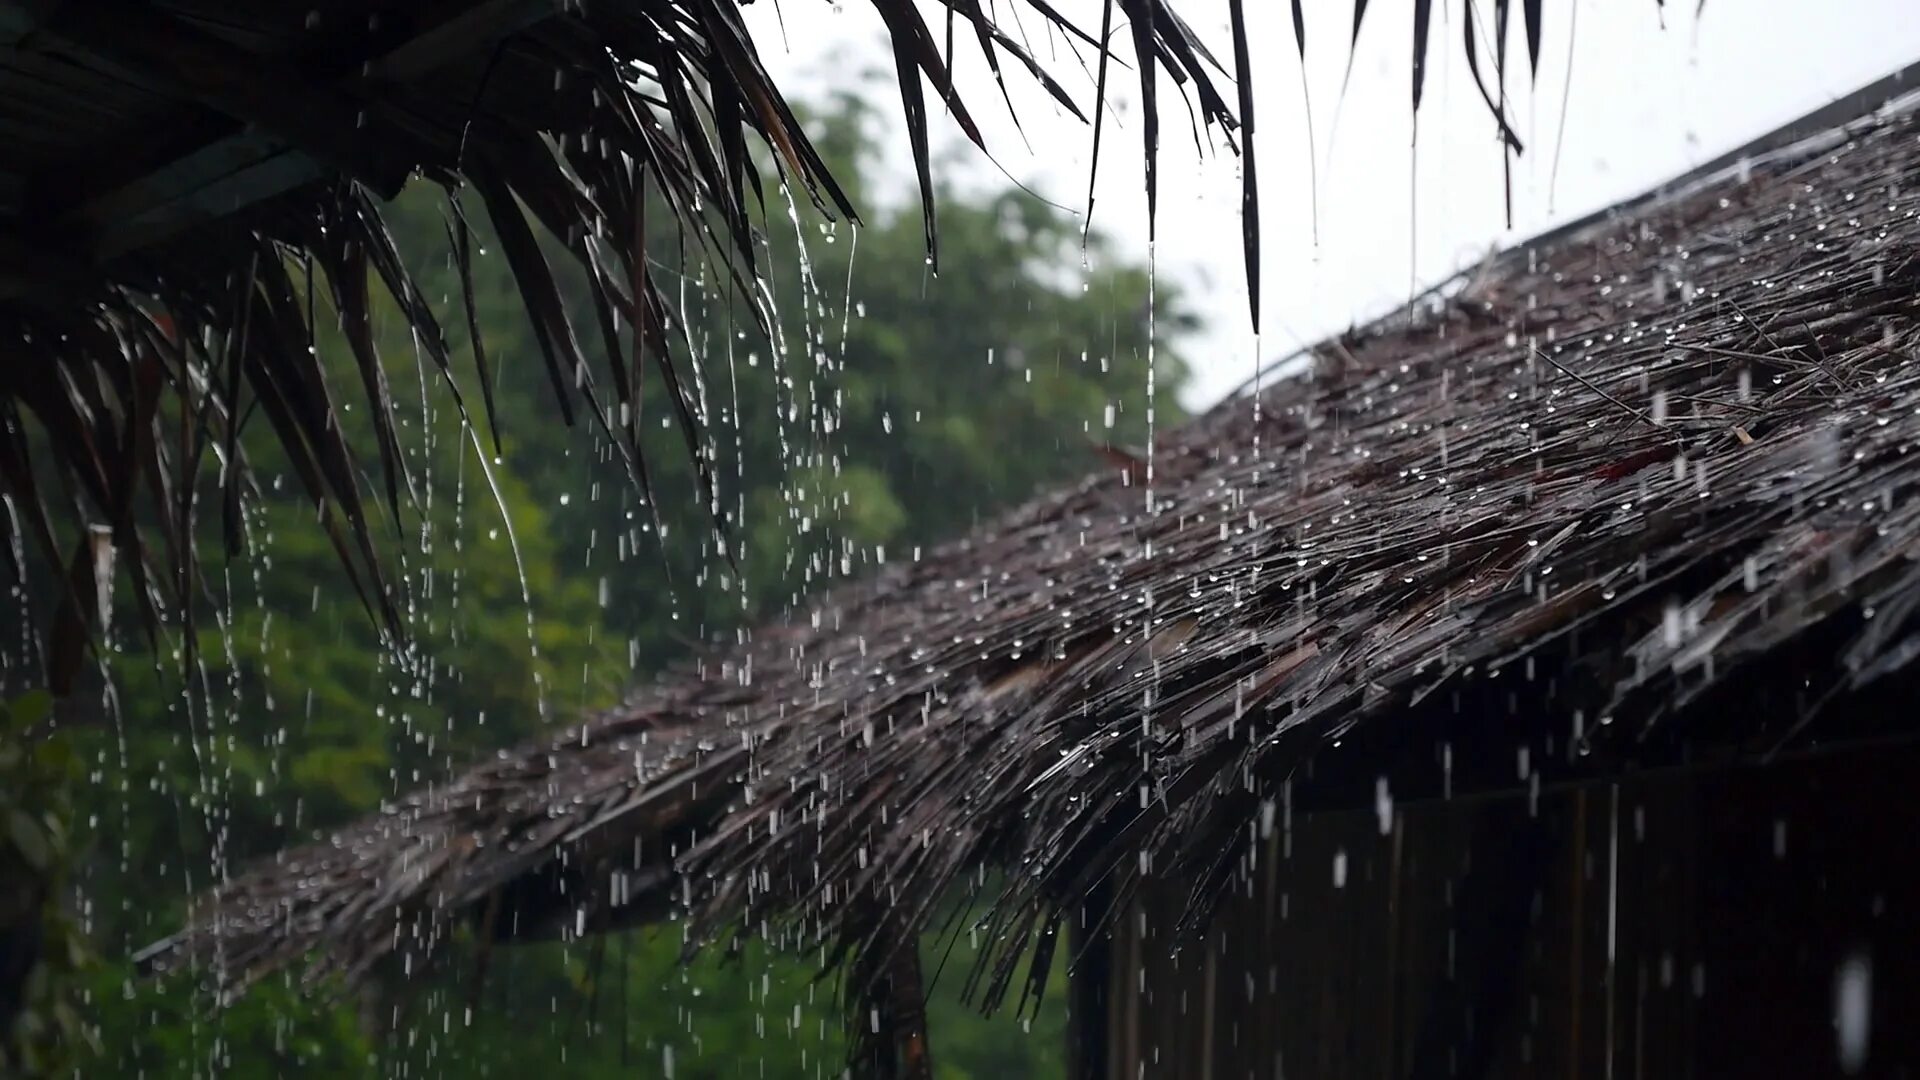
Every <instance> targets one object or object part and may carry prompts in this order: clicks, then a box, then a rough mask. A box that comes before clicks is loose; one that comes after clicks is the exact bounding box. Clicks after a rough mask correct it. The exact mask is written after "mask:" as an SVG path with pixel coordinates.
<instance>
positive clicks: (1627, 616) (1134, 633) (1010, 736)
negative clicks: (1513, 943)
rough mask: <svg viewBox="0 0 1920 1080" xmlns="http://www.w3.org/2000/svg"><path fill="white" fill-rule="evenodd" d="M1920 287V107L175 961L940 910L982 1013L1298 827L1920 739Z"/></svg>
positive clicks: (613, 736) (223, 961) (636, 716)
mask: <svg viewBox="0 0 1920 1080" xmlns="http://www.w3.org/2000/svg"><path fill="white" fill-rule="evenodd" d="M1883 89H1884V88H1883ZM1882 97H1884V95H1882ZM1908 104H1910V102H1909V103H1908ZM1775 141H1778V140H1775ZM1916 286H1920V123H1917V122H1916V119H1915V117H1914V115H1913V112H1912V110H1911V109H1910V108H1909V107H1907V105H1899V104H1896V105H1889V106H1888V107H1886V108H1885V109H1882V110H1880V111H1877V112H1874V113H1872V114H1870V115H1866V116H1864V117H1857V118H1855V119H1854V120H1853V121H1852V122H1850V123H1848V124H1846V125H1845V126H1843V127H1839V128H1834V129H1831V130H1827V131H1824V132H1822V133H1819V134H1817V135H1815V136H1813V137H1812V138H1809V139H1806V140H1803V141H1800V142H1797V143H1794V144H1792V145H1790V146H1786V147H1781V148H1775V149H1768V148H1766V147H1765V146H1763V147H1759V148H1755V149H1753V150H1752V152H1751V153H1750V154H1749V155H1747V156H1744V157H1742V158H1740V159H1739V160H1738V161H1736V162H1734V163H1732V164H1728V165H1726V166H1725V167H1723V168H1719V169H1717V170H1715V171H1713V172H1712V173H1711V174H1710V175H1702V176H1695V177H1692V178H1689V180H1688V181H1687V182H1686V183H1684V184H1681V185H1678V186H1677V187H1675V188H1672V189H1669V190H1668V191H1667V192H1666V193H1664V194H1661V195H1658V196H1654V197H1649V198H1646V199H1642V200H1638V201H1636V202H1634V203H1632V204H1629V205H1628V207H1627V208H1625V209H1624V210H1622V211H1621V212H1618V213H1614V214H1609V215H1605V216H1603V217H1601V218H1598V219H1596V220H1593V221H1591V222H1588V223H1585V224H1583V225H1581V226H1579V227H1578V228H1575V229H1573V230H1571V231H1568V232H1565V233H1563V234H1559V235H1556V236H1554V237H1551V238H1548V239H1546V240H1545V241H1543V242H1541V243H1537V244H1533V245H1529V246H1526V247H1523V248H1520V249H1517V250H1514V251H1510V252H1507V253H1505V254H1503V255H1501V256H1499V257H1497V258H1493V259H1491V260H1489V261H1488V263H1487V264H1486V265H1484V266H1482V267H1480V268H1478V269H1476V270H1474V271H1471V272H1469V273H1467V274H1465V275H1463V276H1462V277H1461V278H1460V279H1458V280H1456V281H1454V282H1453V283H1451V284H1450V285H1449V286H1448V287H1447V288H1444V289H1441V290H1438V291H1436V292H1434V293H1432V294H1430V295H1428V296H1426V297H1423V298H1420V299H1419V300H1417V301H1415V302H1414V303H1413V304H1411V305H1410V306H1409V307H1408V308H1406V309H1405V310H1403V311H1401V312H1399V313H1397V314H1395V315H1392V316H1390V317H1388V318H1386V319H1383V320H1381V321H1379V322H1377V323H1375V324H1373V325H1370V326H1367V327H1365V328H1362V329H1359V330H1356V331H1354V332H1351V333H1349V334H1347V335H1344V336H1342V337H1340V338H1338V339H1335V340H1331V341H1328V342H1325V343H1323V344H1322V345H1320V346H1319V347H1317V348H1315V349H1313V350H1312V351H1311V357H1310V364H1309V365H1308V368H1309V370H1307V371H1306V372H1304V373H1302V374H1298V375H1293V376H1288V377H1283V378H1277V379H1275V380H1273V381H1272V383H1271V385H1269V386H1267V387H1265V388H1264V389H1262V390H1260V391H1259V392H1257V393H1250V394H1248V395H1245V396H1242V397H1239V398H1236V399H1234V400H1230V401H1229V402H1227V403H1225V404H1224V405H1222V406H1220V407H1219V408H1217V409H1215V410H1213V411H1212V412H1211V413H1209V414H1207V415H1205V416H1203V417H1201V418H1199V419H1198V420H1196V421H1195V422H1193V423H1191V424H1190V425H1188V426H1186V427H1185V428H1183V429H1181V430H1178V431H1175V432H1172V433H1169V434H1168V435H1166V436H1165V437H1164V438H1163V439H1162V440H1161V441H1160V442H1159V444H1158V445H1157V446H1156V447H1155V448H1154V450H1153V452H1152V454H1151V457H1150V459H1149V460H1144V461H1139V462H1132V463H1128V464H1125V465H1124V466H1122V467H1120V468H1117V469H1115V470H1112V471H1109V472H1104V473H1102V474H1100V475H1096V476H1092V477H1089V478H1088V479H1087V480H1085V481H1084V482H1083V483H1080V484H1079V485H1077V486H1074V487H1071V488H1068V489H1066V490H1061V491H1057V492H1054V493H1052V494H1050V495H1047V496H1045V497H1043V498H1040V499H1037V500H1035V501H1033V502H1031V503H1029V504H1027V505H1025V506H1023V507H1021V508H1019V509H1018V510H1016V511H1014V512H1012V513H1011V514H1009V515H1007V516H1006V517H1005V518H1003V519H1002V520H1000V521H998V522H996V523H994V524H993V525H991V526H990V527H987V528H984V529H982V530H980V531H978V532H977V533H975V534H974V535H972V536H970V537H968V538H966V539H964V540H961V541H959V542H956V543H953V544H950V545H948V546H946V547H943V548H941V549H938V550H936V551H932V552H930V553H928V554H927V555H926V556H925V557H924V558H921V559H918V560H915V561H896V562H893V563H891V564H890V565H888V566H887V567H886V568H885V569H884V571H883V572H881V573H879V574H876V575H874V576H873V577H872V578H870V579H868V580H865V581H861V582H858V583H855V584H851V585H848V586H846V587H844V588H841V589H838V590H837V591H834V592H831V593H829V594H827V595H825V596H823V597H822V598H821V599H820V600H819V601H818V603H817V604H816V605H815V606H813V607H812V608H811V609H809V610H806V611H803V612H800V613H798V614H796V615H794V616H793V617H792V618H790V619H787V620H784V621H780V622H777V623H774V624H772V625H766V626H762V627H760V628H759V629H757V630H756V631H754V632H753V633H752V634H751V636H750V638H748V639H747V640H746V641H745V642H744V643H743V644H741V645H739V646H738V647H736V648H732V649H728V650H725V651H722V652H720V653H718V654H716V655H713V656H711V657H708V658H705V659H703V660H701V661H700V662H698V663H696V664H693V665H690V666H689V667H687V668H685V669H684V670H681V671H679V672H677V673H674V674H671V675H669V676H667V677H665V678H662V679H660V680H659V681H657V682H655V683H653V684H652V685H650V686H647V687H645V688H643V689H641V690H639V691H638V692H636V693H634V694H633V695H632V696H630V697H629V698H628V699H627V700H626V701H624V702H623V703H622V704H620V705H619V706H618V707H616V708H613V709H610V710H608V711H606V712H603V713H600V714H598V715H595V716H592V717H591V718H589V719H587V720H586V721H585V722H584V723H582V724H580V725H579V726H578V727H575V728H573V729H570V730H568V731H566V732H563V733H561V734H558V735H556V736H554V737H553V738H551V739H549V740H546V741H543V742H541V743H539V744H537V745H532V746H528V747H526V748H524V749H523V750H521V751H520V752H517V753H508V754H503V755H502V756H500V757H499V758H498V759H497V760H493V761H488V762H485V763H482V764H480V765H478V766H476V767H474V768H472V769H471V770H469V771H467V772H465V773H463V774H461V775H459V776H457V777H455V778H453V779H452V780H451V781H449V782H446V783H443V784H437V785H435V786H433V787H430V788H428V789H425V790H422V791H419V792H417V793H415V794H413V795H411V796H409V797H407V798H405V799H402V800H400V801H399V802H397V803H396V804H394V805H392V806H391V807H389V808H387V809H386V810H385V811H383V812H382V813H380V814H378V815H377V816H374V817H372V818H369V819H367V820H365V821H362V822H360V823H359V824H357V825H355V826H353V827H351V828H348V829H345V830H343V831H341V832H339V833H337V834H335V835H333V836H331V837H328V838H326V839H325V840H323V841H321V842H319V843H315V844H312V845H310V846H307V847H302V848H298V849H295V850H291V851H288V852H285V853H283V854H282V855H280V856H278V857H276V858H274V859H272V860H270V861H268V862H266V863H264V864H262V865H260V866H259V867H257V868H256V869H254V870H253V871H252V872H250V873H248V874H246V875H245V876H243V877H241V878H239V879H238V880H236V881H234V882H233V883H232V884H231V885H229V886H227V887H226V888H224V889H222V890H220V891H219V893H218V894H217V895H216V896H215V897H213V898H212V899H211V900H210V901H209V902H208V903H207V904H206V905H205V906H204V907H203V909H202V910H201V912H200V915H199V917H198V919H197V921H196V922H195V923H194V924H193V925H192V926H191V927H189V928H188V929H187V930H185V931H183V932H182V933H181V934H180V935H179V936H177V937H175V938H173V939H171V940H169V941H167V942H163V943H162V944H161V945H159V946H157V947H156V948H155V950H153V952H152V953H151V955H150V958H151V959H153V960H155V961H156V962H157V963H159V964H161V965H162V966H165V965H177V964H180V963H183V962H184V961H185V960H186V958H188V957H195V956H198V957H216V956H217V957H218V958H219V964H220V970H221V972H222V974H223V976H227V977H231V978H233V979H235V980H239V981H244V980H245V979H247V978H251V977H253V976H257V975H258V974H260V973H262V972H264V971H267V970H270V969H272V968H274V967H276V966H279V965H283V964H286V963H289V962H292V961H294V960H296V959H297V958H299V957H301V956H303V955H306V954H309V953H310V952H313V951H317V952H318V953H319V955H320V957H321V958H322V959H321V962H320V963H321V966H322V967H323V968H330V967H331V968H343V969H346V970H349V971H353V970H360V969H362V968H364V966H365V965H368V964H370V963H372V962H373V961H375V960H377V959H378V958H380V957H382V956H385V955H389V954H392V953H395V952H408V953H414V954H419V953H423V952H427V951H430V950H431V949H432V948H433V947H434V945H435V944H436V943H438V942H440V941H442V940H444V939H445V937H446V936H447V933H448V931H449V929H450V927H451V926H453V925H454V924H455V923H456V922H458V921H460V920H465V919H473V920H475V921H476V922H477V923H478V925H479V926H480V927H482V929H483V930H491V931H492V932H493V933H495V934H499V935H503V936H504V935H505V934H507V932H508V928H509V927H511V928H512V930H513V931H514V932H517V933H520V934H529V933H536V932H549V933H558V934H562V935H570V934H576V933H581V932H593V931H595V930H598V929H602V928H606V927H610V926H614V925H620V924H623V923H627V922H632V921H636V920H641V919H651V918H659V917H663V916H671V915H684V916H687V917H690V918H692V919H693V920H694V921H695V923H696V925H697V926H700V927H702V928H704V929H705V930H706V931H714V932H720V931H724V930H725V929H726V928H728V927H741V926H744V927H745V928H747V929H748V930H751V931H755V932H767V931H769V930H770V928H782V927H783V928H785V929H786V932H789V933H792V934H796V935H799V936H801V937H802V938H803V939H804V941H805V943H807V944H810V945H811V944H823V945H826V946H828V947H829V948H830V949H847V950H855V951H858V950H863V949H873V948H877V947H883V946H884V945H886V944H887V943H888V936H889V935H897V934H898V933H899V932H900V931H901V930H902V929H905V930H912V929H917V928H919V927H922V926H924V925H925V924H926V922H927V920H928V919H929V918H930V917H931V913H932V912H934V911H935V909H936V901H937V900H938V899H939V898H941V897H942V896H943V895H944V894H947V893H949V890H950V888H951V887H954V886H956V885H958V886H962V887H966V888H971V889H975V890H978V889H982V888H990V889H991V890H993V891H992V894H991V895H989V896H985V897H981V898H980V899H981V900H982V902H983V907H982V909H981V910H984V911H985V912H986V915H985V918H986V920H987V928H988V931H989V932H988V934H987V935H986V940H987V941H988V942H989V948H988V949H987V952H986V959H985V960H983V962H982V967H981V969H980V972H979V974H981V975H982V976H983V977H984V978H985V980H986V982H985V983H984V990H985V992H986V995H987V996H988V998H989V999H990V1000H995V999H997V998H998V997H999V995H1000V994H1001V992H1002V991H1004V990H1005V989H1006V988H1007V987H1008V986H1010V985H1013V983H1014V981H1015V978H1016V968H1017V965H1016V963H1015V958H1016V956H1017V955H1018V954H1019V953H1020V952H1021V950H1022V949H1023V948H1024V947H1026V946H1028V945H1033V944H1035V943H1039V944H1041V945H1043V946H1045V947H1046V948H1050V947H1051V944H1050V943H1051V942H1052V941H1053V940H1054V938H1055V936H1056V932H1057V930H1058V928H1059V926H1060V920H1061V918H1062V915H1063V913H1066V912H1070V911H1071V910H1072V909H1073V906H1074V905H1075V904H1076V903H1079V902H1081V901H1082V900H1084V899H1085V898H1087V897H1088V896H1089V895H1093V894H1096V892H1097V891H1099V890H1101V888H1102V886H1103V883H1104V885H1105V886H1106V887H1108V888H1111V889H1114V890H1118V893H1119V894H1124V891H1125V890H1126V889H1127V888H1129V887H1130V883H1132V882H1135V881H1137V880H1139V879H1140V877H1141V876H1142V875H1144V874H1149V873H1151V874H1156V875H1176V876H1179V877H1180V878H1181V879H1183V880H1187V881H1190V882H1191V883H1192V887H1193V890H1194V897H1195V901H1196V902H1195V904H1194V905H1193V910H1194V917H1195V918H1199V917H1201V916H1203V915H1204V913H1205V911H1206V908H1207V904H1208V902H1209V900H1210V899H1211V898H1213V897H1216V896H1218V895H1220V894H1221V892H1222V891H1223V890H1224V889H1226V888H1228V887H1229V886H1230V885H1231V883H1232V881H1233V880H1234V875H1235V874H1237V873H1243V872H1246V870H1247V864H1246V862H1245V859H1244V851H1245V849H1246V846H1247V845H1246V843H1245V841H1246V840H1248V839H1249V838H1250V837H1252V836H1253V835H1255V834H1257V833H1259V832H1260V831H1261V830H1263V829H1271V828H1273V827H1275V817H1276V815H1284V814H1286V813H1289V812H1290V811H1292V810H1295V809H1305V808H1310V807H1311V806H1312V805H1318V804H1321V803H1323V802H1341V801H1343V800H1344V801H1349V802H1351V801H1358V802H1361V804H1363V805H1364V804H1365V802H1368V801H1371V800H1374V799H1378V798H1384V797H1391V798H1398V799H1407V798H1413V797H1426V796H1441V795H1446V794H1450V793H1458V792H1460V791H1462V790H1465V789H1468V788H1479V789H1487V788H1498V787H1509V788H1510V787H1513V786H1514V785H1515V784H1516V783H1518V784H1519V785H1520V786H1522V787H1524V786H1525V785H1526V784H1530V783H1531V784H1539V783H1556V782H1563V781H1567V782H1572V781H1577V780H1578V779H1579V778H1581V777H1590V776H1595V775H1605V774H1606V773H1607V771H1608V770H1619V769H1627V768H1648V767H1654V766H1658V765H1663V764H1673V763H1676V762H1681V761H1690V762H1693V763H1695V764H1698V763H1699V762H1702V761H1707V760H1717V759H1722V758H1726V759H1732V758H1745V759H1751V758H1753V757H1756V756H1758V757H1764V756H1766V755H1769V754H1777V753H1793V752H1798V751H1799V750H1801V749H1803V748H1805V747H1806V746H1808V745H1810V744H1812V743H1817V742H1818V741H1820V740H1821V739H1826V738H1834V737H1837V736H1838V735H1839V734H1840V733H1841V732H1843V731H1845V732H1848V733H1850V734H1852V735H1858V736H1861V737H1865V736H1869V735H1875V734H1879V735H1888V734H1892V735H1907V734H1910V732H1908V731H1906V730H1905V728H1908V727H1910V724H1908V723H1907V722H1906V721H1904V720H1899V721H1893V722H1890V726H1888V727H1876V726H1875V725H1876V724H1882V723H1889V722H1888V721H1886V720H1885V718H1886V716H1888V715H1890V714H1898V710H1877V709H1875V708H1873V707H1871V706H1872V705H1873V703H1874V701H1873V696H1874V695H1875V694H1876V693H1888V692H1892V691H1897V693H1898V694H1906V695H1910V694H1911V693H1912V692H1913V689H1914V683H1915V680H1914V678H1913V675H1912V669H1911V661H1912V660H1913V659H1914V657H1915V656H1916V655H1920V617H1917V616H1920V561H1916V556H1920V456H1916V453H1915V451H1916V449H1920V361H1916V359H1915V349H1916V348H1920V300H1916V296H1920V290H1917V288H1916ZM1888 688H1892V691H1890V690H1889V689H1888ZM1895 700H1899V699H1898V698H1896V699H1895ZM1908 700H1910V698H1909V699H1908ZM1847 702H1853V703H1855V704H1854V705H1853V706H1848V707H1842V706H1843V704H1844V703H1847ZM1823 707H1824V711H1822V710H1823ZM1516 749H1517V750H1518V754H1517V757H1518V769H1517V770H1516ZM1516 778H1518V779H1517V780H1516ZM987 867H992V868H997V869H998V871H1000V872H999V873H998V874H996V875H991V876H988V875H982V874H980V873H979V871H980V870H981V869H982V868H987ZM982 882H989V883H990V884H988V885H982ZM1107 895H1109V896H1111V895H1116V893H1113V892H1108V893H1107ZM876 913H884V914H876ZM1099 915H1100V912H1095V913H1094V917H1099ZM776 932H777V931H776ZM1042 952H1043V953H1044V952H1045V948H1043V949H1042ZM1037 967H1038V968H1039V970H1041V971H1044V970H1045V962H1044V956H1043V957H1042V961H1041V962H1040V963H1039V964H1038V965H1037Z"/></svg>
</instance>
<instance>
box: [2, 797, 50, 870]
mask: <svg viewBox="0 0 1920 1080" xmlns="http://www.w3.org/2000/svg"><path fill="white" fill-rule="evenodd" d="M7 835H8V836H9V837H11V838H12V840H13V847H14V850H15V851H18V852H19V853H20V857H21V858H22V859H24V860H25V861H26V864H27V867H28V869H31V870H45V869H46V868H47V866H48V864H49V863H50V862H51V861H52V859H53V850H52V848H51V847H49V846H48V844H47V837H46V834H45V833H43V832H41V830H40V826H39V825H37V824H35V823H34V820H33V819H32V818H30V817H28V816H27V814H26V811H24V810H13V811H10V812H8V814H7Z"/></svg>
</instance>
